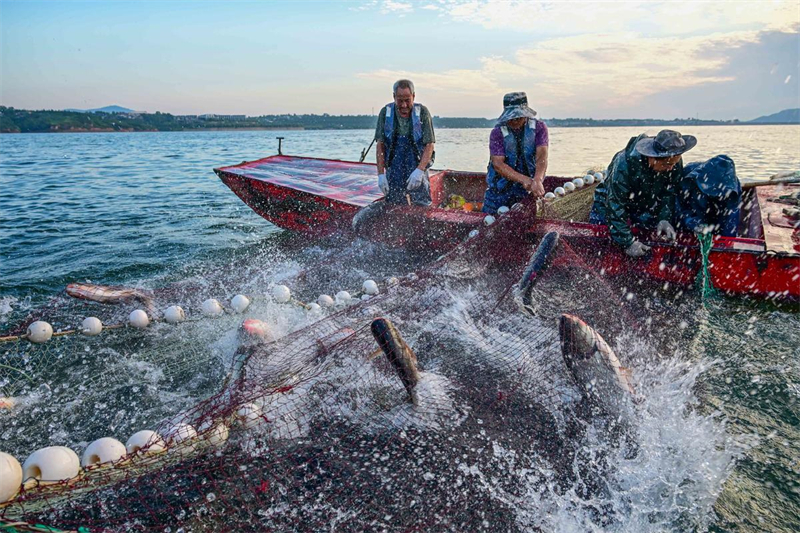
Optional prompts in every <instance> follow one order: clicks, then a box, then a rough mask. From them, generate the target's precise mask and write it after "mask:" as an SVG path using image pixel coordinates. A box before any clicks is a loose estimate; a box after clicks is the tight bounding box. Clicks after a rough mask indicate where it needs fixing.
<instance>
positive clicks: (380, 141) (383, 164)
mask: <svg viewBox="0 0 800 533" xmlns="http://www.w3.org/2000/svg"><path fill="white" fill-rule="evenodd" d="M392 94H393V96H394V102H392V103H390V104H387V105H386V106H385V107H384V108H383V109H381V112H380V115H378V127H377V129H376V130H375V141H376V142H377V145H376V149H377V154H376V155H377V162H378V187H379V188H380V189H381V192H383V194H384V195H385V196H386V201H387V202H388V203H392V204H405V203H407V202H409V201H410V202H411V203H413V204H415V205H425V206H427V205H431V187H430V182H429V181H428V169H429V168H430V166H431V165H432V164H433V158H434V152H433V148H434V143H435V142H436V141H435V138H434V136H433V121H432V120H431V114H430V112H429V111H428V108H427V107H425V106H424V105H422V104H415V103H414V96H415V93H414V84H413V83H412V82H411V81H410V80H398V81H396V82H395V84H394V87H393V88H392Z"/></svg>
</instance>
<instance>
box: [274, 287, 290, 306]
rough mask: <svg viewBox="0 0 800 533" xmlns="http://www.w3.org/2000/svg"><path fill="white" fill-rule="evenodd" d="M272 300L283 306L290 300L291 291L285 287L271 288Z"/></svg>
mask: <svg viewBox="0 0 800 533" xmlns="http://www.w3.org/2000/svg"><path fill="white" fill-rule="evenodd" d="M272 298H273V299H274V300H275V301H276V302H278V303H279V304H285V303H287V302H288V301H289V300H291V299H292V291H290V290H289V287H287V286H286V285H275V286H274V287H272Z"/></svg>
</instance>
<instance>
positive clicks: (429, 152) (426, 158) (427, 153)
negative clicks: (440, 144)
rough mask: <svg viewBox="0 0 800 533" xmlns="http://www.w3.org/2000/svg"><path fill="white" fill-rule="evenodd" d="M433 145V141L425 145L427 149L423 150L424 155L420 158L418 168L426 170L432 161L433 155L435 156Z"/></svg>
mask: <svg viewBox="0 0 800 533" xmlns="http://www.w3.org/2000/svg"><path fill="white" fill-rule="evenodd" d="M433 146H434V144H433V143H430V144H426V145H425V149H424V150H423V151H422V157H420V158H419V165H417V168H418V169H420V170H423V171H424V170H426V169H427V168H428V164H429V163H430V162H431V157H433Z"/></svg>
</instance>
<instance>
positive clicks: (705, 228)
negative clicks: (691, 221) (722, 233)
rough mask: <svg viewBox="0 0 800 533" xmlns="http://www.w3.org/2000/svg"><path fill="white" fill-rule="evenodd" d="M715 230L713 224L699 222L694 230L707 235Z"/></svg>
mask: <svg viewBox="0 0 800 533" xmlns="http://www.w3.org/2000/svg"><path fill="white" fill-rule="evenodd" d="M712 231H714V226H713V225H712V224H698V225H696V226H695V227H694V232H695V233H697V234H700V235H706V234H708V233H711V232H712Z"/></svg>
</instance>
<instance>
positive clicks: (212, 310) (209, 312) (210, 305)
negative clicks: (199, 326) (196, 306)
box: [200, 298, 224, 316]
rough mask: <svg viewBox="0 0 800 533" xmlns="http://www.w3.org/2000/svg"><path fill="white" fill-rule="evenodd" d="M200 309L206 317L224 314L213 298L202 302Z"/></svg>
mask: <svg viewBox="0 0 800 533" xmlns="http://www.w3.org/2000/svg"><path fill="white" fill-rule="evenodd" d="M200 309H201V310H202V311H203V314H204V315H206V316H219V315H221V314H222V313H223V312H224V311H223V309H222V306H221V305H220V303H219V302H218V301H217V300H215V299H214V298H209V299H208V300H206V301H205V302H203V305H202V306H201V307H200Z"/></svg>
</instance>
